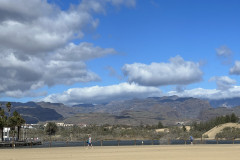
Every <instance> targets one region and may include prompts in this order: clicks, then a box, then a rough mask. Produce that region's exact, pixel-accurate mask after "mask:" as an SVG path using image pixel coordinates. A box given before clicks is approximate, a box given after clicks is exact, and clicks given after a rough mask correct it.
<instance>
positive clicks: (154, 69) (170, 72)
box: [122, 56, 203, 86]
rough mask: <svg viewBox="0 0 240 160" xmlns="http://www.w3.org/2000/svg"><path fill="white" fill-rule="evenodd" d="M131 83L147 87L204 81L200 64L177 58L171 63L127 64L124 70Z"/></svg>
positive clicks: (171, 60) (172, 59)
mask: <svg viewBox="0 0 240 160" xmlns="http://www.w3.org/2000/svg"><path fill="white" fill-rule="evenodd" d="M122 71H123V73H124V75H125V76H127V77H128V81H129V82H135V83H138V84H140V85H145V86H164V85H187V84H191V83H194V82H198V81H201V80H202V74H203V73H202V71H201V70H200V68H199V64H198V63H194V62H191V61H185V60H184V59H183V58H182V57H180V56H176V57H174V58H171V59H170V62H169V63H151V64H150V65H146V64H142V63H134V64H125V65H124V66H123V68H122Z"/></svg>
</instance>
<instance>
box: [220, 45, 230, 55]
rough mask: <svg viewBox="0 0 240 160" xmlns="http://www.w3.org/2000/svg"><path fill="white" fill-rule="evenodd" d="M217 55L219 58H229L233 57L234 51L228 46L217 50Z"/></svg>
mask: <svg viewBox="0 0 240 160" xmlns="http://www.w3.org/2000/svg"><path fill="white" fill-rule="evenodd" d="M216 52H217V55H218V56H224V57H228V56H231V55H232V51H231V49H230V48H228V47H227V46H225V45H224V46H221V47H219V48H217V49H216Z"/></svg>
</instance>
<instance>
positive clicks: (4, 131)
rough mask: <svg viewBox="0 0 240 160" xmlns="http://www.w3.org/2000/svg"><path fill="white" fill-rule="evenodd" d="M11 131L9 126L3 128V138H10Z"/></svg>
mask: <svg viewBox="0 0 240 160" xmlns="http://www.w3.org/2000/svg"><path fill="white" fill-rule="evenodd" d="M9 131H10V128H9V127H4V128H3V140H4V141H5V140H9V138H10V137H9Z"/></svg>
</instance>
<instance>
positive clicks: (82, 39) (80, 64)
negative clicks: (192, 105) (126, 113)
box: [0, 0, 240, 104]
mask: <svg viewBox="0 0 240 160" xmlns="http://www.w3.org/2000/svg"><path fill="white" fill-rule="evenodd" d="M25 1H26V0H17V1H14V0H0V13H1V16H0V56H1V59H2V62H5V63H2V64H1V65H0V71H1V73H2V75H4V76H2V78H0V82H1V84H2V85H0V96H1V98H0V99H1V100H5V101H7V100H9V101H21V102H26V101H30V100H34V101H50V102H60V103H65V104H77V103H103V102H107V101H111V100H122V99H128V98H144V97H149V96H169V95H178V96H191V97H197V98H210V99H219V98H231V97H238V96H239V95H240V94H239V93H240V84H239V80H240V47H239V42H240V21H239V17H240V11H239V6H240V2H239V1H238V0H230V1H227V0H211V1H207V0H202V1H192V0H181V1H179V0H169V1H165V0H82V1H79V0H72V1H71V0H70V1H65V0H63V1H61V0H48V1H45V0H33V1H30V2H29V1H27V2H25Z"/></svg>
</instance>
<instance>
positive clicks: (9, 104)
mask: <svg viewBox="0 0 240 160" xmlns="http://www.w3.org/2000/svg"><path fill="white" fill-rule="evenodd" d="M6 107H7V109H8V113H9V117H10V111H11V107H12V104H11V103H10V102H8V103H7V104H6Z"/></svg>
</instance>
